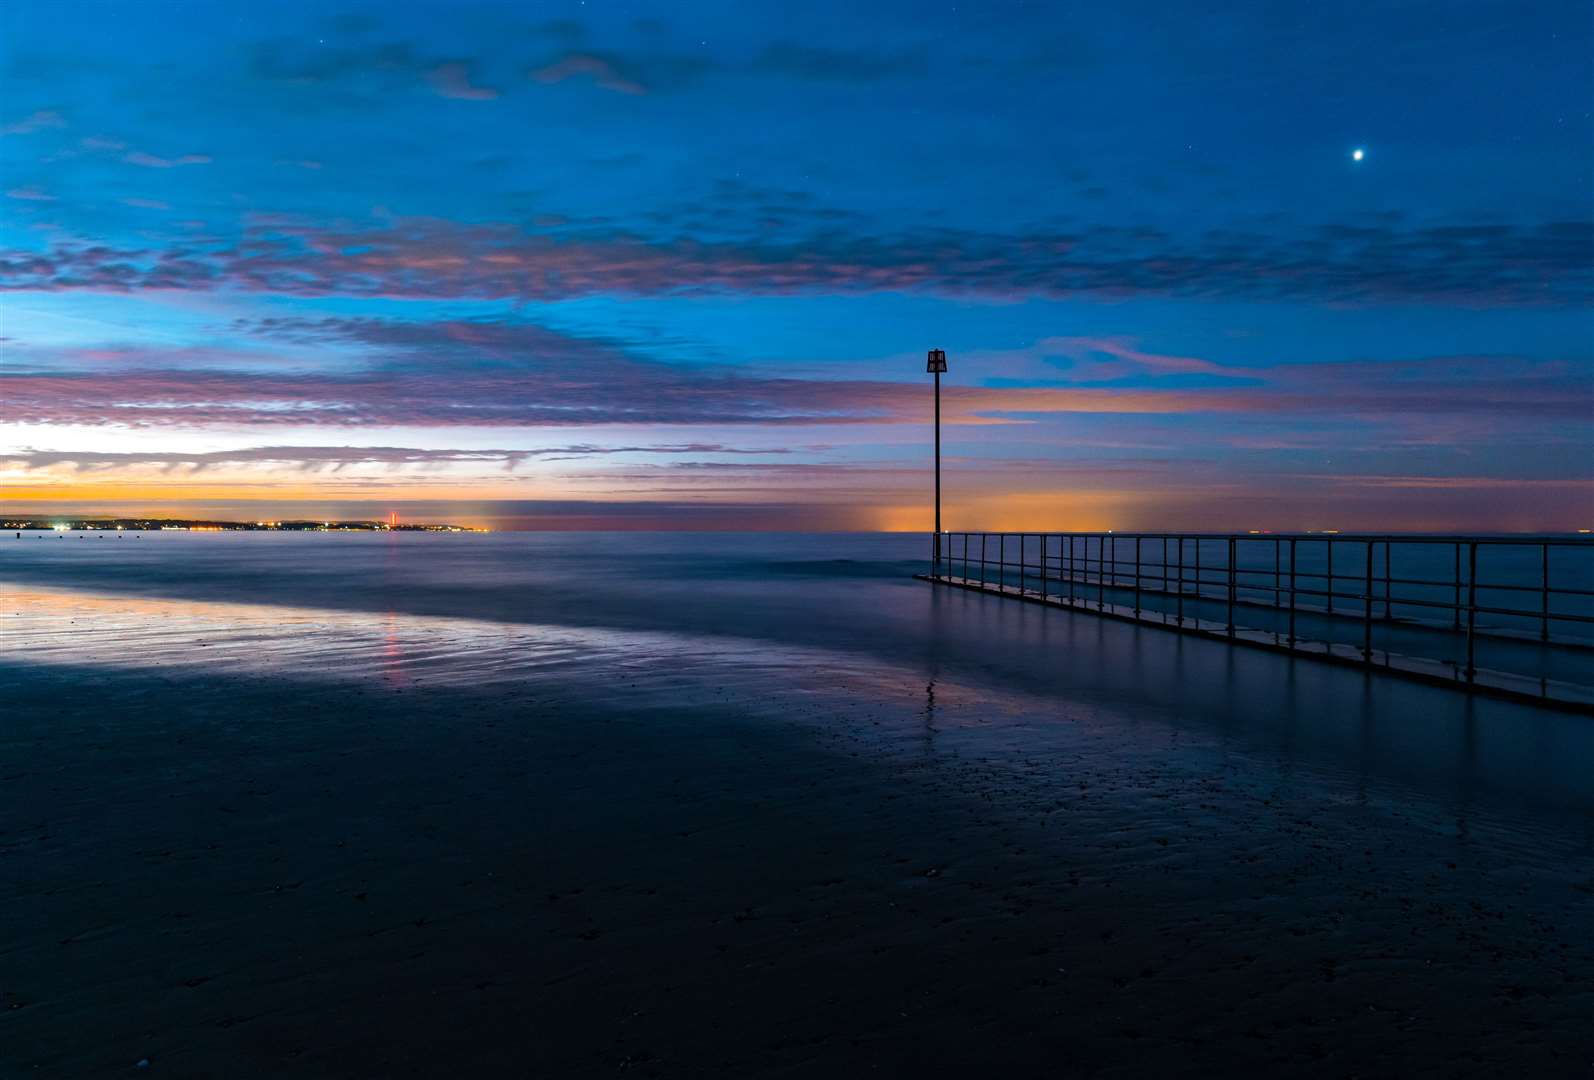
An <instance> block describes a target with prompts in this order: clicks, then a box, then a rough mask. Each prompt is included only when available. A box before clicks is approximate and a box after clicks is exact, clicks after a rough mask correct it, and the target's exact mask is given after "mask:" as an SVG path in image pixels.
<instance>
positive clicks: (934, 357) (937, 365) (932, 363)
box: [924, 349, 946, 374]
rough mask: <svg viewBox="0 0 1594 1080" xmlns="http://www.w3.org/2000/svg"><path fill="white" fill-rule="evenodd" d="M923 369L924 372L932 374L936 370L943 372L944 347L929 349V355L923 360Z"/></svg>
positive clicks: (944, 361) (944, 365)
mask: <svg viewBox="0 0 1594 1080" xmlns="http://www.w3.org/2000/svg"><path fill="white" fill-rule="evenodd" d="M924 370H925V372H926V374H934V373H937V372H945V371H946V350H945V349H931V350H930V357H929V359H928V360H927V361H926V362H925V365H924Z"/></svg>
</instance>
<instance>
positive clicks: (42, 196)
mask: <svg viewBox="0 0 1594 1080" xmlns="http://www.w3.org/2000/svg"><path fill="white" fill-rule="evenodd" d="M6 196H7V197H8V198H12V199H23V200H26V201H28V202H54V201H55V196H54V195H51V194H50V193H49V192H47V191H43V190H40V189H39V188H37V187H34V186H32V185H29V186H27V187H15V188H12V189H11V190H10V191H8V192H6Z"/></svg>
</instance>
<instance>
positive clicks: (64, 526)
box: [3, 517, 491, 533]
mask: <svg viewBox="0 0 1594 1080" xmlns="http://www.w3.org/2000/svg"><path fill="white" fill-rule="evenodd" d="M3 527H4V528H6V529H12V530H17V529H26V530H31V531H34V532H454V533H460V532H469V533H484V532H490V531H491V530H489V529H478V528H474V527H472V526H469V525H450V524H446V523H444V524H399V523H397V522H387V521H210V520H202V519H198V518H68V517H53V518H17V519H15V520H11V521H6V522H4V523H3Z"/></svg>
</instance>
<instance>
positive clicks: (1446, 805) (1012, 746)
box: [0, 587, 1594, 856]
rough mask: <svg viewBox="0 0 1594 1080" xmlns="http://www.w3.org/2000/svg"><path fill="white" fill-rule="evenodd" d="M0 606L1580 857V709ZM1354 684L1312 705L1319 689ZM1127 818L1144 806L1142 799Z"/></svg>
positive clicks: (1035, 617)
mask: <svg viewBox="0 0 1594 1080" xmlns="http://www.w3.org/2000/svg"><path fill="white" fill-rule="evenodd" d="M6 599H7V601H8V602H7V604H6V606H5V611H4V622H3V623H0V626H3V637H4V640H5V643H6V645H5V650H4V655H3V659H4V660H5V661H9V662H11V663H22V664H27V665H41V666H44V667H46V668H56V669H60V670H63V671H70V670H73V669H85V668H88V669H93V668H98V669H107V668H109V669H119V670H124V671H126V670H136V671H141V672H149V673H157V672H158V673H160V674H161V675H162V676H164V677H167V678H177V679H195V678H206V677H211V676H217V677H220V676H226V677H243V678H249V679H268V680H280V681H281V682H282V684H283V687H284V694H285V697H284V707H291V695H292V688H293V687H294V686H295V685H304V684H314V683H326V684H331V683H341V684H349V683H354V684H361V683H363V684H368V685H369V686H370V687H371V688H373V689H377V690H380V691H385V692H392V693H395V694H411V693H414V692H417V691H431V692H445V693H446V692H450V691H452V690H470V691H473V692H474V691H480V690H484V689H486V690H489V691H490V690H492V689H493V688H495V687H502V688H504V690H506V691H507V690H509V689H511V688H517V689H524V688H526V687H528V686H535V687H539V688H541V689H544V690H548V691H550V692H552V693H553V694H554V695H555V698H556V700H557V701H559V702H560V703H561V704H560V705H559V707H560V708H561V709H565V710H587V711H591V712H593V713H594V715H596V714H598V713H601V712H603V711H606V710H608V711H614V710H618V711H621V712H626V713H638V714H640V713H643V712H646V711H648V710H654V709H661V708H663V709H674V710H688V711H689V710H691V709H693V708H707V707H721V706H729V707H731V708H734V709H736V710H738V711H739V713H740V714H742V715H744V716H745V717H746V718H747V719H748V720H749V721H750V722H796V723H803V724H813V725H817V726H819V727H822V728H823V727H828V728H831V729H836V728H840V729H841V730H844V731H845V732H846V733H847V737H849V738H857V739H861V740H863V741H864V742H865V744H866V745H867V746H868V747H869V749H870V752H871V753H884V754H887V755H891V756H896V755H901V756H902V757H903V758H904V759H905V760H906V759H914V760H919V761H924V762H930V763H933V762H934V761H935V760H937V759H938V757H944V756H951V757H958V758H961V759H963V760H967V759H969V758H974V759H975V760H979V761H981V762H982V763H983V765H984V766H985V767H988V768H991V769H994V770H997V771H998V772H1000V773H1002V774H1003V775H1007V776H1009V777H1010V778H1012V780H1013V782H1014V783H1016V784H1020V785H1024V786H1028V787H1030V788H1033V789H1034V791H1035V792H1036V793H1037V797H1040V795H1041V793H1044V792H1045V791H1046V790H1048V789H1056V788H1060V787H1068V786H1070V785H1071V784H1072V783H1073V782H1074V778H1076V777H1077V776H1078V775H1082V774H1084V773H1089V772H1091V771H1092V770H1095V769H1099V768H1101V767H1103V766H1105V767H1108V768H1110V769H1115V770H1120V769H1144V770H1148V771H1149V774H1150V775H1160V776H1177V775H1180V774H1187V775H1188V777H1189V782H1190V783H1192V784H1206V783H1211V782H1213V778H1214V777H1218V778H1220V779H1219V780H1218V782H1219V783H1221V784H1223V785H1225V786H1227V787H1228V788H1229V789H1230V791H1231V792H1236V791H1239V792H1245V793H1247V794H1245V795H1244V796H1243V797H1245V798H1253V797H1254V798H1256V799H1266V798H1268V797H1270V796H1269V794H1268V792H1269V791H1270V790H1271V791H1272V792H1273V793H1275V794H1276V793H1277V792H1278V791H1283V790H1295V791H1300V790H1307V789H1309V790H1312V791H1313V792H1314V794H1315V796H1316V797H1318V798H1320V799H1322V800H1325V803H1326V805H1329V806H1343V807H1347V808H1349V807H1356V806H1361V807H1368V806H1384V807H1395V808H1397V809H1398V812H1399V813H1400V815H1401V816H1403V817H1406V818H1408V819H1411V820H1415V821H1422V822H1426V823H1427V824H1426V827H1429V828H1432V829H1434V830H1436V831H1437V832H1438V833H1441V834H1443V835H1446V836H1450V837H1459V838H1460V839H1462V840H1463V841H1466V842H1472V841H1476V840H1479V839H1481V838H1485V837H1487V838H1489V842H1490V843H1491V845H1505V846H1506V847H1509V848H1512V849H1520V851H1521V852H1522V853H1525V854H1528V855H1533V854H1534V853H1537V854H1538V855H1540V856H1542V855H1545V854H1546V853H1548V852H1551V851H1557V850H1558V851H1561V852H1563V853H1564V852H1567V851H1574V852H1582V853H1584V854H1585V855H1586V854H1587V853H1588V852H1589V851H1590V850H1591V849H1594V794H1591V791H1590V784H1589V780H1588V772H1587V770H1586V769H1584V768H1583V767H1582V765H1581V764H1580V762H1586V761H1588V760H1589V755H1590V752H1591V747H1594V725H1590V724H1588V723H1587V721H1586V718H1582V717H1575V716H1561V715H1554V714H1548V713H1542V712H1538V711H1534V710H1529V709H1522V708H1515V707H1510V708H1507V707H1503V706H1502V705H1501V704H1500V703H1495V702H1477V701H1467V700H1466V699H1465V698H1462V697H1460V696H1459V695H1437V696H1436V693H1435V692H1434V691H1432V690H1429V689H1427V688H1420V687H1410V686H1407V685H1405V684H1402V683H1393V684H1391V683H1390V682H1389V680H1374V679H1360V678H1351V677H1349V676H1347V674H1346V673H1345V672H1342V671H1339V670H1337V669H1329V668H1325V667H1322V666H1320V665H1313V664H1296V663H1281V662H1279V661H1278V660H1277V659H1276V658H1273V657H1269V656H1260V655H1256V654H1251V653H1241V652H1238V651H1236V650H1221V649H1220V650H1216V651H1214V650H1212V649H1210V648H1205V647H1203V646H1202V645H1201V644H1200V643H1194V642H1190V641H1189V640H1187V639H1185V638H1182V637H1177V636H1174V635H1161V634H1156V633H1155V631H1150V630H1136V629H1134V628H1125V627H1121V626H1117V625H1115V624H1110V623H1107V622H1105V621H1102V620H1094V619H1086V618H1072V619H1060V618H1053V617H1048V614H1049V613H1043V612H1039V611H1034V610H1031V609H1029V608H1028V607H1026V606H1024V605H1008V604H1002V603H1000V602H994V603H993V602H991V601H988V600H987V601H983V602H982V601H981V600H980V598H975V597H966V596H963V595H961V594H960V595H949V594H945V593H942V592H940V591H937V590H925V592H924V594H923V599H924V602H925V603H926V604H928V605H929V610H927V611H925V612H924V615H925V616H926V617H927V619H928V621H929V622H930V623H931V624H932V625H936V624H937V623H945V621H946V620H947V619H949V618H953V619H955V618H958V617H962V618H967V617H972V618H973V619H974V620H975V622H976V624H984V626H985V630H986V631H987V633H989V634H990V635H991V636H993V637H994V638H995V639H997V640H1002V639H1004V638H1006V639H1017V640H1024V639H1027V640H1028V641H1029V642H1030V644H1031V645H1032V646H1033V647H1034V648H1035V649H1037V650H1038V653H1039V655H1040V656H1043V657H1044V656H1046V655H1048V654H1050V655H1055V656H1057V657H1058V665H1059V666H1060V668H1061V669H1062V670H1063V671H1066V670H1067V666H1068V665H1066V664H1063V662H1062V658H1063V657H1071V658H1072V659H1071V663H1073V664H1090V663H1096V664H1100V663H1103V662H1105V661H1104V659H1103V658H1109V657H1110V658H1111V662H1112V663H1114V664H1118V665H1122V667H1123V670H1122V671H1121V672H1120V673H1119V675H1118V677H1119V678H1121V679H1124V680H1128V682H1130V683H1138V684H1142V685H1151V686H1172V687H1175V688H1184V689H1185V690H1186V691H1187V694H1188V698H1187V700H1188V707H1187V708H1186V709H1180V708H1178V707H1172V708H1170V707H1167V706H1163V705H1151V704H1150V703H1148V702H1146V701H1142V702H1141V703H1140V704H1139V706H1138V707H1137V706H1136V705H1135V704H1134V703H1133V702H1130V701H1125V700H1122V699H1121V698H1120V700H1117V701H1104V700H1102V698H1103V696H1104V695H1102V693H1101V688H1100V687H1099V686H1097V687H1089V686H1082V687H1079V691H1080V692H1079V693H1070V692H1069V690H1068V688H1067V687H1066V686H1055V687H1052V688H1049V689H1042V688H1039V687H1037V686H1033V685H1031V686H1025V685H1020V686H1018V687H1017V688H1015V687H1013V686H1006V685H1001V683H1002V682H1003V675H1004V669H1005V668H1006V667H1007V666H1009V665H1010V664H1012V663H1018V662H1024V660H1025V655H1024V653H1023V652H1022V651H1019V652H1017V653H1014V654H1013V655H1012V656H1009V657H1006V658H1005V660H1006V662H1005V663H1002V662H996V661H995V660H989V661H986V662H980V663H974V664H970V663H969V662H968V661H969V659H970V657H969V655H968V654H969V652H970V651H971V650H970V648H968V647H963V648H959V647H954V646H946V645H944V644H943V645H941V646H937V647H934V648H932V649H931V650H930V655H928V656H920V657H918V658H917V659H915V660H911V661H909V660H904V659H898V658H893V657H890V656H888V655H882V654H877V653H871V652H867V651H858V650H848V649H836V650H826V649H820V648H813V647H809V646H804V645H799V644H794V643H780V644H778V645H777V644H774V643H771V642H770V641H767V640H761V639H755V638H748V637H739V636H736V635H734V634H725V633H722V634H709V633H685V632H666V631H653V630H632V629H611V628H602V627H582V626H567V625H541V624H535V623H525V622H501V621H493V620H479V619H470V618H464V617H458V616H436V615H417V614H407V613H403V612H398V611H387V612H369V611H367V612H359V611H344V610H328V609H322V608H317V607H312V606H305V605H300V606H276V605H267V604H255V603H237V602H229V601H196V600H183V599H168V598H156V597H137V596H111V595H96V594H92V593H87V592H82V591H76V590H68V589H49V588H37V587H28V588H23V589H16V590H12V591H9V592H8V593H7V596H6ZM971 610H972V615H971ZM957 625H960V626H961V625H962V624H961V623H959V624H957ZM964 629H966V626H965V627H964ZM1214 657H1217V658H1220V663H1219V666H1217V667H1216V668H1214V667H1213V665H1212V660H1213V658H1214ZM958 659H960V660H961V661H962V662H961V663H955V662H954V660H958ZM1357 686H1359V687H1360V690H1359V691H1355V692H1353V693H1352V694H1351V695H1349V696H1346V697H1343V698H1340V699H1338V700H1333V699H1328V700H1325V697H1324V695H1325V693H1331V692H1333V691H1334V690H1335V689H1336V688H1342V687H1353V688H1354V687H1357ZM1225 697H1226V698H1227V699H1228V701H1229V702H1230V703H1231V708H1230V709H1229V710H1228V711H1227V712H1220V711H1218V710H1216V709H1215V707H1214V704H1213V702H1214V701H1215V700H1220V699H1222V698H1225ZM403 700H405V699H403V698H397V699H395V705H398V704H401V703H402V702H403ZM1433 701H1439V702H1443V703H1445V704H1447V705H1449V706H1450V708H1448V709H1447V710H1445V711H1443V712H1436V711H1433V710H1424V709H1421V708H1416V709H1413V710H1411V711H1408V712H1406V713H1404V714H1402V713H1398V712H1397V708H1398V706H1399V705H1400V704H1401V703H1402V702H1404V703H1407V704H1416V705H1421V704H1424V703H1428V702H1433ZM263 722H269V718H263ZM1137 812H1141V813H1144V814H1146V815H1150V816H1151V817H1153V818H1155V817H1157V816H1158V815H1159V814H1160V813H1161V811H1160V810H1159V808H1158V807H1157V806H1156V805H1155V804H1153V803H1147V804H1146V805H1145V806H1144V807H1142V808H1141V810H1140V811H1137Z"/></svg>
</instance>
